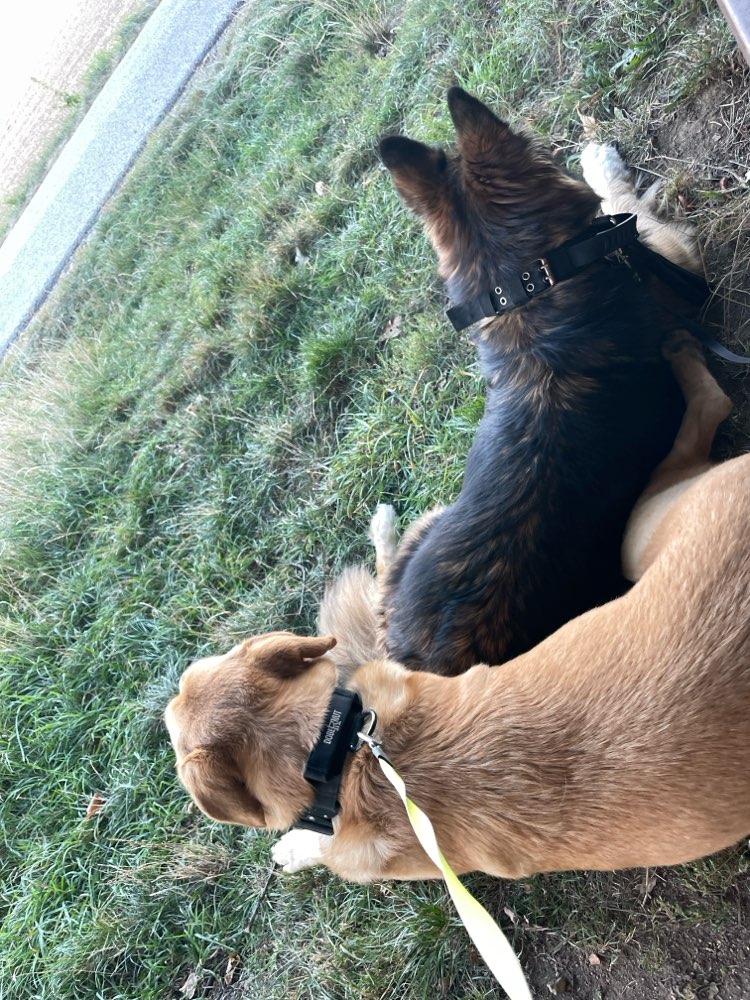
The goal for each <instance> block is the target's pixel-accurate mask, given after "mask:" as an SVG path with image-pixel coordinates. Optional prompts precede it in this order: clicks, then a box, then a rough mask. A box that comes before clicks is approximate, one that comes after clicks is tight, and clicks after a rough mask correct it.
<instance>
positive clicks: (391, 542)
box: [370, 503, 396, 549]
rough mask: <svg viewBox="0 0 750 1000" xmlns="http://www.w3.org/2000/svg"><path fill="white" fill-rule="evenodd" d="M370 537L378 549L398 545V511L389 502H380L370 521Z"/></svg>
mask: <svg viewBox="0 0 750 1000" xmlns="http://www.w3.org/2000/svg"><path fill="white" fill-rule="evenodd" d="M370 538H371V539H372V542H373V545H374V546H375V548H376V549H388V548H391V547H394V546H395V545H396V511H395V510H394V509H393V507H391V505H390V504H389V503H379V504H378V509H377V510H376V511H375V513H374V514H373V517H372V521H370Z"/></svg>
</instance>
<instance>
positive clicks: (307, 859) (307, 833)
mask: <svg viewBox="0 0 750 1000" xmlns="http://www.w3.org/2000/svg"><path fill="white" fill-rule="evenodd" d="M328 839H329V838H328V837H325V836H324V835H323V834H322V833H315V832H314V831H312V830H290V831H289V833H285V834H284V836H283V837H281V839H280V840H277V841H276V843H275V844H274V845H273V847H272V848H271V856H272V857H273V860H274V861H275V862H276V864H277V865H279V867H280V868H281V869H282V871H285V872H287V873H288V874H289V875H292V874H294V872H301V871H303V869H305V868H312V867H314V866H315V865H320V864H322V863H323V851H322V848H323V845H324V844H325V842H326V841H327V840H328Z"/></svg>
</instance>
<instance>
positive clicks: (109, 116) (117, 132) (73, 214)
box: [0, 0, 244, 356]
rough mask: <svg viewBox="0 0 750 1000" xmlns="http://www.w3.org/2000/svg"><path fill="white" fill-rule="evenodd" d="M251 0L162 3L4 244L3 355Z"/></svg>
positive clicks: (0, 292) (0, 289) (0, 262)
mask: <svg viewBox="0 0 750 1000" xmlns="http://www.w3.org/2000/svg"><path fill="white" fill-rule="evenodd" d="M243 2H244V0H161V3H160V4H159V6H158V7H157V8H156V10H155V11H154V13H153V14H152V15H151V17H150V18H149V20H148V21H147V23H146V24H145V25H144V27H143V29H142V30H141V33H140V34H139V36H138V38H137V39H136V41H135V42H134V43H133V45H132V46H131V48H130V50H129V51H128V52H127V54H126V55H125V57H124V58H123V60H122V62H121V63H120V64H119V66H118V67H117V68H116V69H115V71H114V73H113V74H112V76H111V77H110V79H109V80H108V81H107V83H106V84H105V86H104V87H103V89H102V91H101V93H100V94H99V96H98V97H97V98H96V100H95V101H94V103H93V104H92V106H91V108H90V109H89V111H88V114H87V115H86V117H85V118H84V119H83V121H82V122H81V124H80V125H79V127H78V128H77V129H76V131H75V133H74V134H73V136H72V137H71V139H70V140H69V142H68V143H67V144H66V146H65V147H64V148H63V150H62V152H61V153H60V155H59V157H58V158H57V160H56V161H55V163H54V164H53V166H52V168H51V169H50V171H49V173H48V174H47V176H46V177H45V179H44V181H43V183H42V184H41V185H40V187H39V190H38V191H37V192H36V194H35V195H34V197H33V199H32V200H31V202H30V203H29V205H28V206H27V208H26V210H25V211H24V213H23V215H22V216H21V217H20V219H19V220H18V222H17V223H16V225H15V226H14V227H13V229H12V230H11V231H10V233H8V236H7V238H6V239H5V242H4V243H3V244H2V246H0V356H2V355H3V354H4V353H5V351H6V350H7V348H8V347H9V345H10V344H11V343H13V341H14V340H15V339H16V338H17V337H18V335H19V334H20V333H21V332H22V331H23V330H24V329H25V327H26V326H27V325H28V323H29V321H30V320H31V318H32V317H33V316H34V313H35V312H36V311H37V309H39V307H40V306H41V304H42V303H43V302H44V300H45V299H46V297H47V296H48V295H49V292H50V291H51V289H52V288H53V286H54V284H55V282H56V281H57V279H58V278H59V276H60V274H61V273H62V271H63V270H64V269H65V266H66V265H67V263H68V262H69V260H70V258H71V256H72V254H73V253H74V252H75V250H76V249H77V247H78V246H79V245H80V243H81V242H82V240H83V239H84V238H85V237H86V235H87V233H88V232H89V231H90V230H91V227H92V226H93V225H94V223H95V221H96V219H97V216H98V215H99V213H100V211H101V209H102V207H103V206H104V204H105V202H106V201H107V199H108V198H109V197H110V195H111V194H112V193H113V192H114V191H115V190H116V188H117V187H118V185H119V184H120V182H121V181H122V179H123V178H124V177H125V175H126V174H127V172H128V170H129V169H130V167H131V166H132V164H133V162H134V161H135V159H136V157H137V156H138V153H139V152H140V151H141V149H142V148H143V145H144V143H145V142H146V140H147V138H148V136H149V134H150V133H151V130H152V129H153V128H154V126H155V125H157V124H158V123H159V122H160V121H161V119H162V118H163V117H164V115H165V114H166V113H167V112H168V111H169V110H170V108H171V107H172V106H173V104H174V103H175V101H176V100H177V98H178V97H179V96H180V94H181V93H182V91H183V90H184V88H185V86H186V84H187V83H188V81H189V80H190V78H191V76H192V75H193V73H194V71H195V69H196V68H197V67H198V66H199V65H200V63H201V62H202V61H203V59H204V58H205V57H206V55H207V54H208V53H209V52H210V50H211V49H212V47H213V46H214V45H215V43H216V41H217V40H218V38H219V36H220V35H221V33H222V32H223V31H224V30H225V28H226V27H227V25H228V24H229V22H230V20H231V18H232V15H233V14H234V13H235V11H236V10H237V9H238V8H239V7H240V6H242V3H243Z"/></svg>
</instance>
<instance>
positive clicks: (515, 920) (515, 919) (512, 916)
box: [503, 906, 518, 924]
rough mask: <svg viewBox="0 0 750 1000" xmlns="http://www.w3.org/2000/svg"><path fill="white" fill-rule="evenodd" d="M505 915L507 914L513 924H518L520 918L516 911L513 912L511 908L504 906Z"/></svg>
mask: <svg viewBox="0 0 750 1000" xmlns="http://www.w3.org/2000/svg"><path fill="white" fill-rule="evenodd" d="M503 913H504V914H505V916H506V917H509V918H510V920H511V923H513V924H517V923H518V917H517V916H516V914H515V911H514V910H511V908H510V907H509V906H504V907H503Z"/></svg>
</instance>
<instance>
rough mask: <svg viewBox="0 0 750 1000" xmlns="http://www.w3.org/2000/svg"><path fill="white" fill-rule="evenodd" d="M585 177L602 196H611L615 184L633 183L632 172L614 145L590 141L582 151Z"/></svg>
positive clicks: (589, 184) (582, 165)
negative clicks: (631, 179)
mask: <svg viewBox="0 0 750 1000" xmlns="http://www.w3.org/2000/svg"><path fill="white" fill-rule="evenodd" d="M581 169H582V170H583V179H584V180H585V181H586V183H587V184H588V186H589V187H590V188H593V189H594V191H596V193H597V194H598V195H599V197H600V198H607V197H609V195H610V193H611V191H612V188H613V186H614V185H615V184H623V183H625V184H628V185H630V184H631V181H630V172H629V170H628V168H627V166H626V165H625V162H624V160H623V158H622V157H621V156H620V154H619V153H618V152H617V150H616V149H615V147H614V146H610V145H605V144H603V143H601V142H589V143H587V145H585V146H584V147H583V151H582V152H581Z"/></svg>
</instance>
